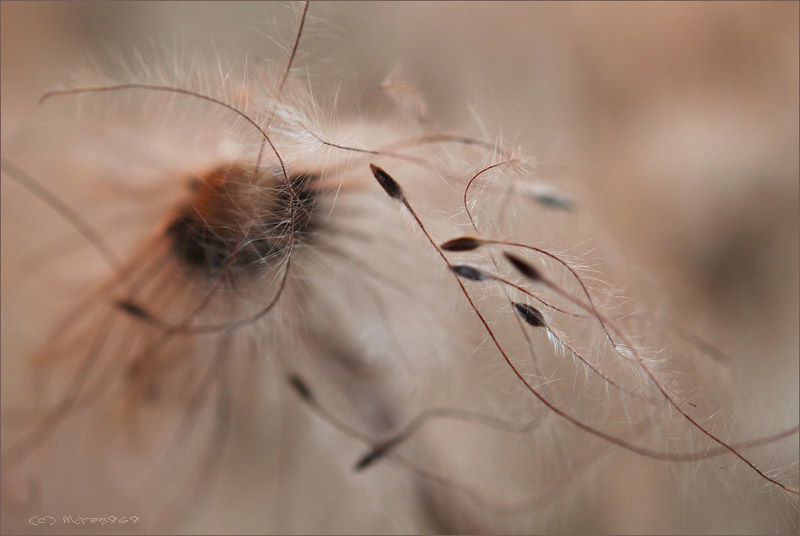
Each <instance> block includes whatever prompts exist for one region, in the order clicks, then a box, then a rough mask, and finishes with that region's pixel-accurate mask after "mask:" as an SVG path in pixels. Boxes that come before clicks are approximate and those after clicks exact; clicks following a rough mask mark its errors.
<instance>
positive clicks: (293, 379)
mask: <svg viewBox="0 0 800 536" xmlns="http://www.w3.org/2000/svg"><path fill="white" fill-rule="evenodd" d="M288 380H289V385H291V386H292V387H294V390H295V391H296V392H297V394H298V395H299V396H300V398H302V399H303V400H305V401H306V402H311V401H313V400H314V396H313V395H312V394H311V389H309V388H308V385H306V382H304V381H303V380H302V379H301V378H300V376H296V375H294V374H291V375H290V376H289V378H288Z"/></svg>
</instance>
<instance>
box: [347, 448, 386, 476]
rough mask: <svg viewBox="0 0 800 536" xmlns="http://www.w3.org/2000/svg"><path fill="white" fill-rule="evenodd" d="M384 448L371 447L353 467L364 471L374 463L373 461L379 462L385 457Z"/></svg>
mask: <svg viewBox="0 0 800 536" xmlns="http://www.w3.org/2000/svg"><path fill="white" fill-rule="evenodd" d="M383 452H384V451H383V450H378V449H370V450H369V451H368V452H367V453H366V454H364V455H363V456H362V457H361V459H359V460H358V462H356V464H355V466H354V467H353V469H354V470H356V471H362V470H364V469H366V468H367V467H369V466H370V465H372V464H373V463H375V462H377V461H378V460H380V459H381V458H382V457H383Z"/></svg>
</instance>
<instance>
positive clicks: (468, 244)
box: [439, 236, 483, 251]
mask: <svg viewBox="0 0 800 536" xmlns="http://www.w3.org/2000/svg"><path fill="white" fill-rule="evenodd" d="M482 244H483V242H482V241H481V240H478V239H477V238H472V237H471V236H462V237H460V238H454V239H452V240H448V241H447V242H445V243H444V244H442V245H441V246H439V247H440V248H442V249H443V250H445V251H472V250H473V249H477V248H479V247H480V246H481V245H482Z"/></svg>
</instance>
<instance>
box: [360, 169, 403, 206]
mask: <svg viewBox="0 0 800 536" xmlns="http://www.w3.org/2000/svg"><path fill="white" fill-rule="evenodd" d="M369 169H370V170H372V174H373V175H375V178H376V179H377V180H378V184H380V185H381V187H382V188H383V189H384V191H386V193H387V194H389V197H393V198H394V199H399V200H401V201H402V200H403V197H404V196H403V189H402V188H400V185H399V184H397V181H396V180H394V179H393V178H392V177H391V176H390V175H389V174H388V173H386V172H385V171H384V170H383V169H381V168H379V167H378V166H376V165H375V164H370V165H369Z"/></svg>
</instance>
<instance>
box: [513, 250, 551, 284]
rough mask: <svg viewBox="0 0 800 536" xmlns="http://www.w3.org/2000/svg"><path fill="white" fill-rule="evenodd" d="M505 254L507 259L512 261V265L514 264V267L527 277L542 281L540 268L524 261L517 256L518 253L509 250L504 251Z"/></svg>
mask: <svg viewBox="0 0 800 536" xmlns="http://www.w3.org/2000/svg"><path fill="white" fill-rule="evenodd" d="M503 255H504V256H505V258H506V259H508V262H510V263H511V264H512V266H514V268H516V269H517V271H518V272H519V273H521V274H522V275H523V276H525V277H527V278H528V279H530V280H531V281H540V280H541V279H542V276H541V275H540V274H539V270H537V269H536V268H534V267H533V266H531V265H530V264H529V263H528V262H527V261H524V260H522V259H520V258H519V257H517V256H516V255H513V254H511V253H508V252H504V253H503Z"/></svg>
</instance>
